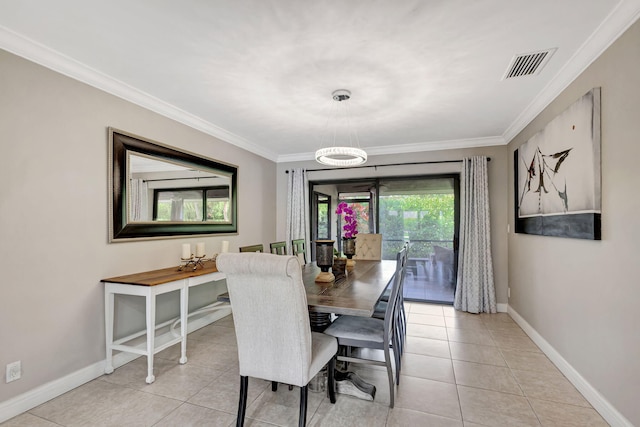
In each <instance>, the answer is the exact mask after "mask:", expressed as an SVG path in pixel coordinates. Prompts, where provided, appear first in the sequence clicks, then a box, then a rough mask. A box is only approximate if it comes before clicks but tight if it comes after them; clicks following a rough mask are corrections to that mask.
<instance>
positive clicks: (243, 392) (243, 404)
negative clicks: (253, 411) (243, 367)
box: [236, 376, 249, 427]
mask: <svg viewBox="0 0 640 427" xmlns="http://www.w3.org/2000/svg"><path fill="white" fill-rule="evenodd" d="M248 388H249V377H246V376H244V377H243V376H240V401H239V402H238V419H237V420H236V427H243V426H244V414H245V412H246V410H247V390H248Z"/></svg>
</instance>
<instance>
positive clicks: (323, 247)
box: [316, 240, 335, 283]
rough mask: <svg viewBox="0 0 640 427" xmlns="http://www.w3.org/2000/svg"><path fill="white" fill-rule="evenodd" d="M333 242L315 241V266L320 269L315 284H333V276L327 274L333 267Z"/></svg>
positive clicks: (329, 273)
mask: <svg viewBox="0 0 640 427" xmlns="http://www.w3.org/2000/svg"><path fill="white" fill-rule="evenodd" d="M333 243H334V241H333V240H316V264H317V265H318V267H320V274H318V277H316V282H320V283H328V282H333V280H334V279H335V276H334V275H333V274H332V273H331V272H329V269H330V268H331V266H332V265H333Z"/></svg>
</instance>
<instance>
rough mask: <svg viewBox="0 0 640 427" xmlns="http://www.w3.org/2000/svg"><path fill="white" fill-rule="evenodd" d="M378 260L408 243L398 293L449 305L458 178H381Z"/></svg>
mask: <svg viewBox="0 0 640 427" xmlns="http://www.w3.org/2000/svg"><path fill="white" fill-rule="evenodd" d="M379 192H380V197H379V206H380V208H379V209H380V214H379V215H380V218H379V223H380V233H381V234H382V236H383V237H382V239H383V240H382V252H383V258H384V259H394V258H395V254H397V252H398V250H400V248H401V247H402V245H403V244H404V242H410V245H409V247H410V249H409V260H408V264H407V275H406V279H405V285H404V296H405V298H406V299H408V300H419V301H432V302H444V303H452V302H453V294H454V291H455V279H456V261H455V260H456V259H457V247H456V245H454V243H455V242H457V229H458V227H457V222H458V212H457V210H458V209H457V206H458V203H457V200H456V199H457V194H458V177H457V176H445V177H421V178H413V179H384V180H380V186H379Z"/></svg>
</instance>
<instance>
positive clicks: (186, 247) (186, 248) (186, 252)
mask: <svg viewBox="0 0 640 427" xmlns="http://www.w3.org/2000/svg"><path fill="white" fill-rule="evenodd" d="M182 258H183V259H187V258H191V245H190V244H189V243H183V244H182Z"/></svg>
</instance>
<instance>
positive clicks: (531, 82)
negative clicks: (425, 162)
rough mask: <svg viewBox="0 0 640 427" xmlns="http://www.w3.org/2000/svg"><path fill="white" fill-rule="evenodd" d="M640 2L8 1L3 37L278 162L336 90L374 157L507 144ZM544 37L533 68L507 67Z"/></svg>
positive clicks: (319, 121)
mask: <svg viewBox="0 0 640 427" xmlns="http://www.w3.org/2000/svg"><path fill="white" fill-rule="evenodd" d="M639 13H640V0H597V1H596V0H589V1H584V0H561V1H559V0H536V1H525V0H484V1H469V0H393V1H392V0H348V1H345V0H330V1H327V0H315V1H308V0H181V1H179V2H178V1H172V0H136V1H131V0H109V1H106V0H105V1H97V0H90V1H88V0H56V1H55V2H54V1H49V0H3V1H1V2H0V48H3V49H5V50H7V51H10V52H13V53H15V54H17V55H20V56H23V57H25V58H27V59H30V60H32V61H34V62H37V63H39V64H42V65H44V66H47V67H49V68H51V69H54V70H56V71H58V72H61V73H63V74H65V75H68V76H71V77H73V78H75V79H78V80H80V81H83V82H86V83H88V84H90V85H93V86H95V87H98V88H100V89H102V90H105V91H107V92H110V93H112V94H115V95H117V96H120V97H122V98H124V99H127V100H129V101H132V102H134V103H136V104H139V105H141V106H144V107H146V108H149V109H151V110H153V111H156V112H158V113H160V114H163V115H165V116H167V117H170V118H173V119H176V120H178V121H180V122H182V123H185V124H187V125H189V126H192V127H194V128H196V129H199V130H201V131H203V132H206V133H208V134H211V135H213V136H216V137H218V138H221V139H223V140H225V141H227V142H230V143H232V144H234V145H237V146H239V147H241V148H244V149H247V150H249V151H252V152H254V153H256V154H259V155H261V156H263V157H266V158H268V159H271V160H273V161H277V162H286V161H297V160H308V159H313V152H314V151H315V150H316V149H318V148H320V146H321V145H322V144H323V142H322V140H323V139H326V133H327V120H328V117H329V111H330V108H331V107H332V104H335V101H333V100H332V99H331V93H332V92H333V91H334V90H336V89H348V90H350V91H351V92H352V98H351V99H350V100H349V101H348V102H349V103H350V118H351V124H352V128H355V129H356V130H357V133H358V137H359V143H360V146H361V147H362V148H363V149H365V150H366V151H367V152H368V153H369V155H375V154H388V153H398V152H417V151H427V150H435V149H444V148H461V147H473V146H488V145H500V144H505V143H507V142H508V141H509V140H510V139H511V138H512V137H514V136H515V135H516V134H517V133H518V132H519V131H520V130H522V128H523V127H524V126H526V124H527V123H528V122H529V121H530V120H532V119H533V118H534V117H535V116H536V115H537V114H538V113H539V112H540V111H541V110H542V109H543V108H544V107H545V106H546V105H547V104H548V103H549V102H550V101H551V100H553V98H554V97H555V96H557V94H558V93H559V92H560V91H561V90H562V89H564V88H565V87H566V86H567V84H569V83H570V82H571V81H572V80H573V79H574V78H575V77H577V75H578V74H579V73H580V72H581V71H582V70H584V68H585V67H586V66H587V65H588V64H589V63H591V62H592V61H593V60H594V59H595V58H597V56H599V55H600V53H602V51H603V50H604V49H606V47H607V46H609V45H610V44H611V43H612V42H613V41H614V40H615V39H616V38H617V37H618V36H619V35H621V33H622V32H623V31H624V30H625V29H626V28H628V27H629V26H630V25H631V24H632V23H633V22H634V21H635V20H636V19H637V17H638V16H639ZM546 49H556V50H555V52H554V53H553V54H552V55H551V57H550V59H549V61H548V62H547V63H546V64H545V65H544V66H543V68H542V69H541V70H540V71H539V72H538V73H536V74H535V75H530V76H524V77H516V78H510V79H503V77H504V75H505V73H506V71H507V68H508V67H509V65H510V63H511V61H512V59H513V58H514V57H515V56H516V55H520V54H527V53H531V52H537V51H541V50H546ZM106 125H110V123H107V124H106ZM130 131H134V130H130Z"/></svg>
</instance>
